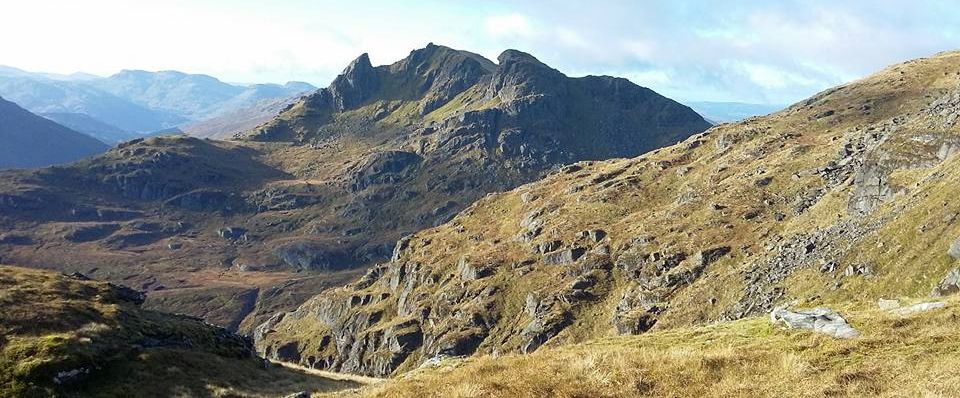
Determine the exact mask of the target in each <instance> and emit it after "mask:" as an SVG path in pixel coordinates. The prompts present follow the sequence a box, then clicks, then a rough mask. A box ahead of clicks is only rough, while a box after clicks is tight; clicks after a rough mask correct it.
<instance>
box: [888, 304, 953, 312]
mask: <svg viewBox="0 0 960 398" xmlns="http://www.w3.org/2000/svg"><path fill="white" fill-rule="evenodd" d="M946 306H947V304H946V303H943V302H940V301H934V302H932V303H920V304H914V305H911V306H907V307H901V308H894V309H891V310H890V312H891V313H893V314H896V315H911V314H916V313H918V312H924V311H930V310H935V309H938V308H944V307H946Z"/></svg>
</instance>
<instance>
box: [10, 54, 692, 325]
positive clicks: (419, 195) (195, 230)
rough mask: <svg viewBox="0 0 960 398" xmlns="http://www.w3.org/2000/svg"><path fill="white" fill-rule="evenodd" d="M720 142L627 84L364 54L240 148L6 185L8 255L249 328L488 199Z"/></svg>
mask: <svg viewBox="0 0 960 398" xmlns="http://www.w3.org/2000/svg"><path fill="white" fill-rule="evenodd" d="M707 127H708V123H707V122H705V121H704V120H703V118H701V117H700V116H699V115H697V114H696V113H694V112H693V111H691V110H690V109H689V108H687V107H685V106H682V105H680V104H678V103H676V102H674V101H672V100H669V99H667V98H664V97H662V96H660V95H658V94H656V93H654V92H653V91H651V90H648V89H646V88H642V87H639V86H636V85H634V84H632V83H630V82H629V81H627V80H625V79H617V78H612V77H596V76H588V77H581V78H570V77H567V76H565V75H563V74H562V73H560V72H559V71H557V70H554V69H552V68H550V67H548V66H546V65H544V64H543V63H541V62H539V61H538V60H536V59H535V58H534V57H532V56H530V55H528V54H524V53H521V52H519V51H513V50H509V51H506V52H504V53H503V55H501V56H500V58H499V59H498V63H494V62H492V61H489V60H486V59H484V58H482V57H480V56H478V55H476V54H472V53H469V52H465V51H459V50H453V49H450V48H447V47H442V46H436V45H432V44H431V45H428V46H427V47H425V48H422V49H418V50H415V51H413V52H411V53H410V55H409V56H408V57H407V58H405V59H403V60H401V61H398V62H396V63H394V64H391V65H385V66H377V67H374V66H372V65H371V63H370V61H369V58H368V57H367V56H366V55H364V56H361V57H359V58H358V59H357V60H355V61H354V62H352V63H351V64H350V65H349V66H348V67H347V68H346V69H345V70H344V72H343V74H342V75H341V76H339V77H338V78H337V79H336V80H334V82H333V83H332V84H331V85H330V86H329V87H327V88H325V89H322V90H319V91H317V92H315V93H313V94H311V95H308V96H306V97H303V98H302V99H301V100H299V101H297V102H295V103H293V104H292V105H290V106H288V107H287V108H286V109H285V110H284V111H282V112H281V113H280V114H279V115H278V116H277V117H276V118H275V119H274V120H272V121H270V122H267V123H266V124H263V125H261V126H259V127H258V128H256V129H253V130H251V131H249V132H246V133H244V134H240V135H239V136H238V137H237V138H238V140H234V141H215V140H202V139H196V138H187V137H154V138H147V139H141V140H134V141H130V142H126V143H123V144H121V145H119V146H118V147H116V148H114V149H112V150H110V151H109V152H107V153H106V154H104V155H102V156H99V157H96V158H93V159H90V160H86V161H83V162H79V163H75V164H72V165H69V166H64V167H55V168H48V169H43V170H37V171H17V172H5V173H2V174H0V227H2V229H3V231H5V232H4V235H3V237H2V238H0V258H2V259H3V260H4V261H7V262H13V263H17V264H22V265H27V266H37V267H51V265H50V264H54V265H53V266H52V267H55V268H57V269H58V270H61V271H66V272H80V273H83V274H86V275H88V276H91V277H95V278H98V279H104V280H110V281H114V282H120V283H124V284H127V285H130V286H133V287H135V288H137V289H142V290H145V291H148V295H147V303H146V306H148V307H150V308H156V309H163V310H168V311H171V312H180V313H188V314H192V315H197V316H202V317H203V318H204V319H206V320H208V321H210V322H213V323H216V324H219V325H223V326H229V327H231V328H238V329H239V330H245V331H249V330H251V329H252V327H253V326H254V325H256V324H258V323H260V322H262V321H263V320H265V319H266V318H267V317H269V316H270V315H272V314H273V313H276V312H278V311H281V310H290V309H293V308H295V307H296V305H297V304H299V303H302V302H303V301H304V300H306V299H307V298H308V297H310V296H312V295H313V294H315V293H316V292H318V291H320V290H322V289H324V288H326V287H329V286H338V285H342V284H344V283H346V282H347V281H349V280H351V279H353V278H356V277H357V276H359V275H360V274H362V273H363V272H364V270H365V268H366V267H367V266H368V265H370V264H373V263H375V262H377V261H383V260H386V259H388V258H389V257H390V255H391V252H392V250H393V247H394V246H395V244H396V242H397V241H398V240H399V239H400V238H401V237H403V236H405V235H407V234H410V233H412V232H415V231H418V230H420V229H423V228H427V227H432V226H435V225H439V224H442V223H443V222H445V221H447V220H449V219H450V218H452V217H453V216H454V215H455V214H457V213H458V212H460V211H461V210H462V209H464V208H465V207H466V206H468V205H469V204H470V203H472V202H473V201H475V200H476V199H479V198H481V197H483V196H484V195H486V194H487V193H490V192H497V191H503V190H508V189H512V188H514V187H516V186H518V185H520V184H523V183H526V182H530V181H534V180H536V179H538V178H540V177H542V176H543V175H545V174H546V173H548V172H550V171H551V170H556V169H558V168H560V167H562V166H563V165H565V164H568V163H572V162H575V161H580V160H598V159H607V158H611V157H628V156H634V155H637V154H639V153H642V152H644V151H647V150H650V149H653V148H657V147H660V146H664V145H668V144H671V143H674V142H677V141H679V140H682V139H685V138H686V137H688V136H690V135H691V134H696V133H699V132H701V131H703V130H705V129H706V128H707ZM38 248H42V250H37V249H38Z"/></svg>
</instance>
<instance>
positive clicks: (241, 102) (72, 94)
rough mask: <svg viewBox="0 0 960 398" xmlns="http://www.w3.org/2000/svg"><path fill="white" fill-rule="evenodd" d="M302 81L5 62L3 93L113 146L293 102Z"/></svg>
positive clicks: (304, 87) (306, 87)
mask: <svg viewBox="0 0 960 398" xmlns="http://www.w3.org/2000/svg"><path fill="white" fill-rule="evenodd" d="M314 89H315V87H313V86H311V85H310V84H307V83H302V82H289V83H287V84H283V85H280V84H252V85H236V84H229V83H224V82H222V81H220V80H218V79H216V78H214V77H211V76H207V75H197V74H187V73H183V72H177V71H162V72H147V71H141V70H125V71H122V72H120V73H117V74H115V75H112V76H109V77H98V76H94V75H90V74H84V73H76V74H71V75H56V74H47V73H34V72H28V71H24V70H21V69H17V68H12V67H7V66H0V96H3V97H4V98H7V99H8V100H10V101H13V102H15V103H17V104H18V105H20V106H22V107H24V108H26V109H27V110H29V111H31V112H33V113H36V114H42V115H45V116H47V117H49V118H51V119H53V120H55V121H58V122H61V123H63V124H66V125H69V126H71V127H73V128H74V129H76V130H78V131H80V132H82V133H85V134H88V135H91V136H93V137H96V138H98V139H101V140H103V141H104V142H107V143H110V144H113V143H117V142H120V141H123V140H126V139H130V138H135V137H138V136H142V135H145V134H149V133H153V132H157V131H161V130H169V129H171V128H175V127H180V126H185V125H189V124H195V123H198V122H202V121H204V120H207V119H210V118H215V117H218V116H221V115H225V114H231V113H235V112H237V111H239V110H242V109H245V108H250V107H254V106H257V105H258V104H262V103H263V102H264V101H268V102H269V101H288V100H289V101H292V99H291V98H298V97H299V96H300V94H301V93H305V92H309V91H312V90H314Z"/></svg>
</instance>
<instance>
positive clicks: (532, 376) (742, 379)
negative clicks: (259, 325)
mask: <svg viewBox="0 0 960 398" xmlns="http://www.w3.org/2000/svg"><path fill="white" fill-rule="evenodd" d="M958 304H960V301H958V300H957V299H953V300H950V301H949V306H948V307H947V308H946V309H941V310H933V311H929V312H925V313H920V314H914V315H911V316H899V315H892V314H890V313H886V312H884V311H881V310H879V309H869V310H862V311H855V312H851V313H848V314H846V315H847V319H848V320H849V321H850V322H851V323H852V324H853V325H854V326H856V327H857V328H858V329H859V330H860V331H861V332H862V333H863V335H862V336H861V337H860V338H857V339H853V340H837V339H833V338H831V337H826V336H823V335H818V334H813V333H810V332H806V331H790V330H784V329H780V328H779V327H775V326H773V325H771V324H770V322H769V320H768V319H766V318H764V317H758V318H747V319H742V320H738V321H733V322H727V323H720V324H715V325H710V326H700V327H687V328H677V329H673V330H669V331H659V332H652V333H649V334H645V335H640V336H635V337H616V338H607V339H601V340H596V341H591V342H587V343H584V344H578V345H571V346H565V347H561V348H550V349H544V350H540V351H537V352H535V353H533V354H530V355H506V356H502V357H499V358H495V357H491V356H483V357H476V358H469V359H451V360H447V361H445V362H442V363H441V364H440V365H439V366H438V367H435V368H424V369H421V370H416V371H414V372H412V373H409V374H407V375H404V376H402V377H398V378H396V379H393V380H391V381H389V382H387V383H383V384H379V385H374V386H370V387H366V388H364V389H362V390H360V391H359V392H358V393H352V394H331V395H333V396H354V395H357V396H364V397H440V396H442V397H481V396H482V397H544V396H555V397H633V396H671V397H703V396H709V397H729V396H766V397H777V396H805V397H820V396H838V395H839V396H957V395H958V394H960V356H958V355H957V354H960V339H958V338H960V331H958V330H960V329H958V327H960V319H958V316H960V307H958Z"/></svg>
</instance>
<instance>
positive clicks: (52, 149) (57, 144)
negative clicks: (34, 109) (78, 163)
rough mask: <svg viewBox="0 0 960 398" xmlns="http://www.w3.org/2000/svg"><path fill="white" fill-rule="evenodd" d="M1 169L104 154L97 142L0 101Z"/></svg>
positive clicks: (1, 99) (62, 161)
mask: <svg viewBox="0 0 960 398" xmlns="http://www.w3.org/2000/svg"><path fill="white" fill-rule="evenodd" d="M0 142H2V143H3V145H0V169H6V168H28V167H41V166H49V165H53V164H60V163H68V162H72V161H75V160H78V159H80V158H83V157H86V156H90V155H94V154H98V153H101V152H104V151H106V150H107V149H108V148H109V147H108V146H107V145H106V144H104V143H102V142H100V141H97V140H96V139H94V138H92V137H89V136H86V135H84V134H81V133H78V132H76V131H73V130H71V129H69V128H66V127H64V126H61V125H59V124H57V123H54V122H53V121H51V120H48V119H45V118H43V117H40V116H37V115H34V114H32V113H30V112H28V111H27V110H25V109H23V108H21V107H19V106H17V104H14V103H12V102H10V101H6V100H4V99H3V98H0Z"/></svg>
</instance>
